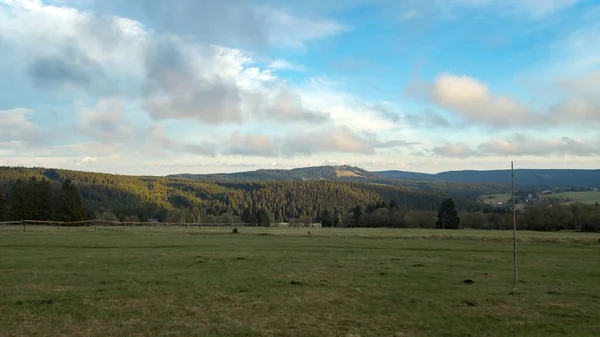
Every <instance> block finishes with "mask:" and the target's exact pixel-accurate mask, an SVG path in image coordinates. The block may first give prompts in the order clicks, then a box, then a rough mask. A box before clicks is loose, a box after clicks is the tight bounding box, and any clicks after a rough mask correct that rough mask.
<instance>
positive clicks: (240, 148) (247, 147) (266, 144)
mask: <svg viewBox="0 0 600 337" xmlns="http://www.w3.org/2000/svg"><path fill="white" fill-rule="evenodd" d="M228 153H230V154H233V155H242V156H261V157H275V156H277V149H276V147H275V145H274V144H273V143H272V142H271V139H270V138H269V137H268V136H266V135H262V134H241V133H240V132H238V131H236V132H234V133H232V134H231V136H230V137H229V151H228Z"/></svg>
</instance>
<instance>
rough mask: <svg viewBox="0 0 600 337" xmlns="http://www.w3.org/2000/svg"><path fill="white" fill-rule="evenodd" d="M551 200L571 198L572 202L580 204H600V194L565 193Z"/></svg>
mask: <svg viewBox="0 0 600 337" xmlns="http://www.w3.org/2000/svg"><path fill="white" fill-rule="evenodd" d="M551 198H569V199H571V200H572V202H580V203H585V204H595V203H596V202H600V192H594V191H584V192H563V193H556V194H554V195H552V196H551Z"/></svg>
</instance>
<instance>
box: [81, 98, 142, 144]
mask: <svg viewBox="0 0 600 337" xmlns="http://www.w3.org/2000/svg"><path fill="white" fill-rule="evenodd" d="M124 109H125V106H124V104H123V102H121V101H120V100H101V101H99V102H98V103H97V105H96V107H94V108H86V107H84V108H82V109H80V111H79V117H80V120H79V125H78V128H79V131H80V132H83V133H85V134H86V135H87V136H88V137H89V138H90V139H94V140H98V141H100V142H101V143H103V144H117V143H122V142H126V141H128V140H131V139H132V138H134V137H135V136H136V135H135V133H136V132H137V129H136V127H135V126H134V125H133V124H132V123H130V122H129V121H127V120H126V119H125V118H124V117H125V110H124Z"/></svg>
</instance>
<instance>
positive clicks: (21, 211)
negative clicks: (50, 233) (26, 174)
mask: <svg viewBox="0 0 600 337" xmlns="http://www.w3.org/2000/svg"><path fill="white" fill-rule="evenodd" d="M10 192H11V193H10V199H9V207H10V212H9V214H10V219H11V220H13V221H19V220H30V219H29V218H30V216H31V214H30V213H31V212H30V210H29V209H27V203H26V199H27V186H26V185H25V182H23V180H22V179H17V181H15V182H14V183H13V185H12V188H11V191H10Z"/></svg>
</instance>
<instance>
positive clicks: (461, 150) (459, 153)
mask: <svg viewBox="0 0 600 337" xmlns="http://www.w3.org/2000/svg"><path fill="white" fill-rule="evenodd" d="M431 152H432V153H433V154H434V155H437V156H441V157H450V158H468V157H473V156H477V155H478V152H477V151H474V150H472V149H471V148H470V147H469V146H468V145H467V144H464V143H445V144H444V145H440V146H436V147H434V148H433V149H431Z"/></svg>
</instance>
